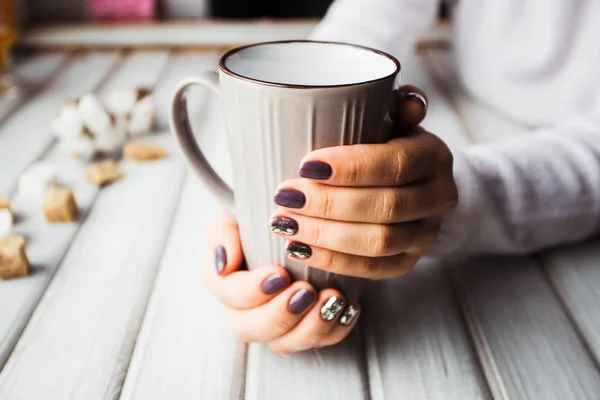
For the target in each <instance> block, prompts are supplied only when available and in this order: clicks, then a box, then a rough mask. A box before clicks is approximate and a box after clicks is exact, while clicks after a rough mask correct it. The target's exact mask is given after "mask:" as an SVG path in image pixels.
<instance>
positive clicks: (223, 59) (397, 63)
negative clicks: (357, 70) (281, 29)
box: [219, 39, 402, 89]
mask: <svg viewBox="0 0 600 400" xmlns="http://www.w3.org/2000/svg"><path fill="white" fill-rule="evenodd" d="M286 43H317V44H335V45H342V46H348V47H354V48H356V49H361V50H367V51H370V52H372V53H375V54H377V55H379V56H383V57H386V58H387V59H388V60H391V61H392V62H393V63H394V65H395V66H396V68H395V69H394V71H393V72H392V73H390V74H388V75H385V76H382V77H380V78H375V79H369V80H365V81H360V82H352V83H341V84H336V85H302V84H296V83H279V82H271V81H266V80H262V79H256V78H251V77H248V76H244V75H240V74H238V73H235V72H233V71H232V70H231V69H229V68H228V67H227V65H225V64H226V61H227V59H228V58H229V57H230V56H232V55H234V54H236V53H238V52H240V51H242V50H246V49H248V48H251V47H259V46H264V45H270V44H286ZM219 69H220V70H221V71H223V73H225V74H227V75H229V76H231V77H233V78H236V79H240V80H243V81H247V82H251V83H255V84H260V85H264V86H273V87H279V88H287V89H330V88H331V89H333V88H343V87H351V86H360V85H365V84H367V83H374V82H379V81H383V80H386V79H389V78H391V77H393V76H396V75H398V74H399V73H400V72H401V71H402V65H401V64H400V61H398V59H397V58H396V57H394V56H392V55H391V54H389V53H386V52H385V51H382V50H377V49H374V48H372V47H368V46H362V45H358V44H353V43H346V42H330V41H321V40H308V39H305V40H275V41H271V42H260V43H252V44H248V45H244V46H239V47H235V48H233V49H230V50H228V51H226V52H225V53H224V54H223V55H222V56H221V57H220V58H219Z"/></svg>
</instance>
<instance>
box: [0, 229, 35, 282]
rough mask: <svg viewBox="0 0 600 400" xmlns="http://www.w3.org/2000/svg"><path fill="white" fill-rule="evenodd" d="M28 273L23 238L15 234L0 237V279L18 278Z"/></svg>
mask: <svg viewBox="0 0 600 400" xmlns="http://www.w3.org/2000/svg"><path fill="white" fill-rule="evenodd" d="M28 274H29V261H28V260H27V255H26V254H25V238H24V237H23V236H15V235H11V236H5V237H3V238H0V279H2V280H5V279H13V278H20V277H23V276H27V275H28Z"/></svg>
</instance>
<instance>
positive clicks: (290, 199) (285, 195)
mask: <svg viewBox="0 0 600 400" xmlns="http://www.w3.org/2000/svg"><path fill="white" fill-rule="evenodd" d="M273 201H275V204H277V205H278V206H282V207H288V208H302V207H304V203H306V197H304V193H302V192H300V191H298V190H294V189H280V190H278V191H277V192H276V193H275V197H274V198H273Z"/></svg>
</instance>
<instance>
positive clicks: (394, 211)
mask: <svg viewBox="0 0 600 400" xmlns="http://www.w3.org/2000/svg"><path fill="white" fill-rule="evenodd" d="M380 204H381V206H382V207H383V210H381V213H380V215H381V216H383V220H382V221H381V222H383V223H392V222H395V221H396V220H397V218H398V216H399V215H402V214H403V213H404V212H405V211H406V206H407V205H406V198H405V196H402V193H401V192H400V190H398V189H396V188H390V189H387V190H385V191H384V192H383V201H382V202H380Z"/></svg>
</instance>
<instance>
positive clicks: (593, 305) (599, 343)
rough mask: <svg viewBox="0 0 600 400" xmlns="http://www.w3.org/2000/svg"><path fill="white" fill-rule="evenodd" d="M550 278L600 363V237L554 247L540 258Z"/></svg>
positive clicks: (597, 361)
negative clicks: (571, 244) (599, 285)
mask: <svg viewBox="0 0 600 400" xmlns="http://www.w3.org/2000/svg"><path fill="white" fill-rule="evenodd" d="M540 259H541V261H542V264H543V266H544V267H545V270H546V271H547V273H548V275H549V277H550V280H551V282H552V284H553V286H554V288H555V290H556V292H557V293H558V295H559V296H560V298H561V299H562V301H563V302H564V304H565V306H566V308H567V310H568V311H569V312H570V314H571V315H572V318H573V320H574V321H575V323H576V324H577V327H578V329H579V331H580V332H581V334H582V336H583V340H584V341H585V342H586V344H587V345H588V347H589V349H590V350H591V352H592V354H593V356H594V358H595V359H596V363H597V364H600V313H598V304H600V290H599V289H598V284H599V283H600V268H599V265H600V240H599V239H597V238H595V239H592V240H589V241H587V242H585V243H581V244H577V245H574V246H569V247H565V248H560V249H555V250H552V251H549V252H547V253H545V254H543V255H542V256H541V257H540Z"/></svg>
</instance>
